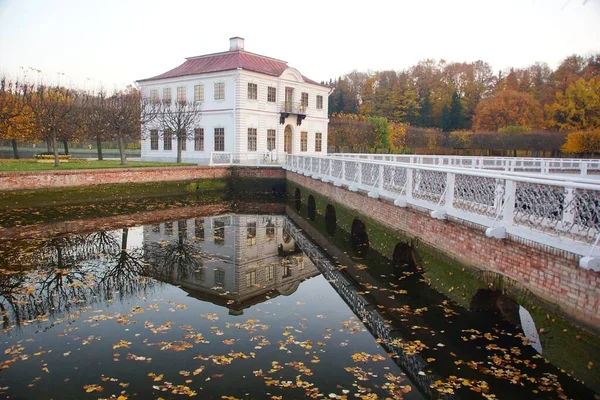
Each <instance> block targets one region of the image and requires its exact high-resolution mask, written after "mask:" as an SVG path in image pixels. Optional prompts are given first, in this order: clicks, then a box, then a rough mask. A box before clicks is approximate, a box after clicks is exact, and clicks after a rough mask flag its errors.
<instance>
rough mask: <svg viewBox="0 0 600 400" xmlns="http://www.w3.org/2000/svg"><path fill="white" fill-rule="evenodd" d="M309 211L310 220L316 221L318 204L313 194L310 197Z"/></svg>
mask: <svg viewBox="0 0 600 400" xmlns="http://www.w3.org/2000/svg"><path fill="white" fill-rule="evenodd" d="M307 209H308V218H309V219H310V220H311V221H314V220H315V218H316V216H317V203H316V202H315V198H314V196H313V195H312V194H311V195H309V196H308V204H307Z"/></svg>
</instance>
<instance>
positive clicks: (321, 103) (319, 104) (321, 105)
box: [317, 95, 323, 110]
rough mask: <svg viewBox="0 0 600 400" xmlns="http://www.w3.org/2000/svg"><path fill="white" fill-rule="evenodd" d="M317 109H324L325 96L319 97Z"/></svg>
mask: <svg viewBox="0 0 600 400" xmlns="http://www.w3.org/2000/svg"><path fill="white" fill-rule="evenodd" d="M317 109H319V110H322V109H323V96H321V95H317Z"/></svg>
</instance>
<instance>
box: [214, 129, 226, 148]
mask: <svg viewBox="0 0 600 400" xmlns="http://www.w3.org/2000/svg"><path fill="white" fill-rule="evenodd" d="M215 151H225V128H215Z"/></svg>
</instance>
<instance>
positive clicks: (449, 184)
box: [444, 173, 456, 209]
mask: <svg viewBox="0 0 600 400" xmlns="http://www.w3.org/2000/svg"><path fill="white" fill-rule="evenodd" d="M455 183H456V174H452V173H448V174H446V198H445V204H444V208H446V209H452V208H454V185H455Z"/></svg>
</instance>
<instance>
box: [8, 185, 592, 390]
mask: <svg viewBox="0 0 600 400" xmlns="http://www.w3.org/2000/svg"><path fill="white" fill-rule="evenodd" d="M203 199H204V200H206V198H204V197H203ZM223 201H224V199H223V198H219V197H217V198H214V199H213V200H212V201H204V202H205V203H208V204H209V205H211V207H214V209H218V210H219V211H218V212H211V211H210V209H202V210H199V211H198V215H190V211H186V210H190V209H192V208H191V206H194V205H198V204H199V203H203V202H202V201H198V199H194V197H193V196H192V197H190V196H184V197H182V198H181V200H180V201H176V200H174V199H172V198H170V199H169V200H168V201H167V200H165V199H164V198H163V199H154V200H152V199H144V200H143V201H138V202H137V203H138V209H137V210H136V208H135V206H134V205H133V204H129V205H128V207H131V208H125V207H124V206H123V205H121V206H119V207H121V208H120V209H121V210H122V211H123V213H124V215H122V221H123V222H121V223H118V222H116V223H115V222H114V221H112V220H111V222H110V223H108V222H107V223H105V224H104V225H102V224H99V223H98V221H97V220H95V221H92V220H89V221H90V222H89V225H88V226H87V229H86V228H85V226H86V224H85V223H84V224H82V225H77V227H78V228H77V229H80V230H83V231H84V232H72V231H71V232H70V233H64V232H66V231H68V230H69V229H68V228H69V226H74V225H69V222H56V223H55V224H54V225H48V224H44V223H43V222H41V221H39V220H38V218H39V217H32V218H33V220H34V222H35V224H36V225H35V227H37V228H35V227H34V228H31V229H30V230H27V231H26V232H25V231H19V232H17V231H14V232H13V233H14V234H15V235H16V236H17V237H12V238H8V237H5V238H2V239H0V268H1V271H0V272H1V275H0V306H1V309H0V310H1V312H2V328H3V330H2V331H1V336H0V340H1V343H2V353H0V397H2V398H10V399H46V398H52V399H98V398H120V399H125V398H129V399H135V398H137V399H152V398H161V397H162V398H164V399H175V398H199V399H205V398H206V399H213V398H214V399H221V398H239V399H263V398H267V399H271V398H284V399H289V398H291V399H296V398H298V399H299V398H307V397H313V398H348V399H352V398H367V399H376V398H381V399H384V398H394V399H399V398H406V399H418V398H527V399H528V398H540V399H547V398H573V399H585V398H591V399H593V398H594V392H593V391H592V390H591V389H589V388H587V387H586V386H585V385H583V384H581V383H579V382H577V381H576V380H575V379H573V378H571V377H569V376H567V375H566V374H565V373H563V372H561V371H560V369H559V368H557V367H555V366H553V365H552V364H550V363H548V362H547V361H546V360H545V359H544V358H543V356H541V355H539V354H538V353H537V352H536V351H535V350H534V349H533V348H532V347H531V346H529V345H528V344H527V341H526V340H525V337H524V334H523V332H522V330H521V328H520V327H519V325H518V321H517V322H516V323H515V322H514V321H511V315H512V314H511V313H510V312H508V311H507V312H505V313H502V312H498V311H490V310H489V309H490V307H488V306H487V305H486V304H487V303H486V301H487V302H488V303H489V302H491V300H489V299H488V297H489V296H488V295H490V294H489V293H487V294H486V293H480V294H479V296H480V297H482V298H485V299H488V300H485V301H483V300H482V304H483V305H484V306H485V307H483V306H482V308H486V310H485V311H481V310H480V311H470V310H468V309H466V308H464V307H462V306H460V305H459V304H457V303H456V302H454V301H452V300H450V299H449V298H448V297H446V296H445V295H443V294H441V293H439V292H438V291H436V290H434V289H433V288H432V287H431V286H429V284H427V283H426V280H425V279H424V277H423V270H422V269H421V268H420V267H419V266H418V265H415V263H414V259H413V258H414V257H413V255H412V253H411V251H410V250H406V249H405V250H404V251H400V250H399V251H398V252H396V257H395V260H394V259H392V258H391V257H386V256H384V255H382V254H381V253H379V252H378V251H377V250H376V249H374V248H373V247H372V246H370V245H369V241H368V240H367V241H365V240H364V237H363V236H361V235H360V227H358V228H357V227H356V226H355V232H350V231H348V230H347V229H346V228H345V227H344V226H342V225H338V224H336V223H333V224H332V223H331V221H330V220H329V222H327V221H326V219H325V216H324V215H323V214H320V213H315V214H313V213H312V212H311V211H309V210H310V209H311V208H310V207H309V208H308V209H307V207H306V205H305V204H301V207H300V210H301V212H300V213H298V212H296V211H295V207H294V206H292V207H287V208H286V207H285V205H284V204H283V203H281V202H278V201H277V200H274V199H273V198H267V199H263V200H262V201H258V200H256V199H253V203H252V204H253V206H252V207H249V206H248V203H247V202H244V201H239V200H231V199H227V202H223ZM119 204H121V203H119ZM260 204H263V209H262V210H261V206H260ZM57 207H58V208H60V207H63V208H62V210H63V211H64V210H66V209H69V210H71V211H72V210H76V208H70V207H71V206H66V205H60V206H57ZM65 207H67V208H65ZM77 207H83V208H85V207H86V206H85V205H79V206H77ZM90 207H91V206H90ZM93 207H96V208H98V209H102V210H111V207H110V203H106V204H103V205H98V204H96V205H94V206H93ZM28 209H29V210H30V211H31V210H32V209H30V208H28ZM134 211H138V212H139V211H152V212H153V213H154V214H152V215H151V216H148V215H146V216H144V218H145V221H146V222H145V223H144V224H143V225H139V224H136V223H135V220H136V215H139V214H135V213H133V212H134ZM52 212H53V211H52V209H51V207H50V208H48V207H46V208H45V209H44V210H42V211H40V214H32V215H34V216H35V215H38V216H39V215H43V214H44V213H45V214H46V215H53V214H52ZM340 212H341V210H338V214H339V213H340ZM57 213H58V214H60V212H58V211H57ZM127 213H129V214H127ZM9 214H10V213H8V212H7V213H6V215H5V216H6V221H13V222H14V221H19V223H12V224H11V227H21V226H22V225H26V224H27V223H28V222H27V221H28V219H27V215H26V213H25V212H24V211H22V210H21V211H19V210H15V211H14V213H13V214H12V215H9ZM106 214H107V215H108V216H110V215H111V213H110V212H108V211H107V212H106ZM175 215H177V216H175ZM81 218H83V221H86V220H85V218H88V217H87V216H85V215H83V216H82V217H81ZM59 219H60V218H59ZM63 219H68V218H63ZM57 224H58V226H57ZM82 226H83V227H82ZM97 226H103V229H102V230H98V229H95V227H97ZM357 229H358V233H357V231H356V230H357ZM23 232H25V233H23ZM57 232H58V233H57ZM24 236H25V238H24ZM317 243H318V244H317ZM486 296H488V297H486ZM491 296H492V297H493V294H492V295H491ZM493 302H494V304H497V299H496V298H494V301H493ZM517 306H518V305H517ZM508 308H510V307H508ZM120 396H121V397H120ZM228 396H230V397H228Z"/></svg>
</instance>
